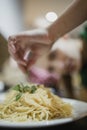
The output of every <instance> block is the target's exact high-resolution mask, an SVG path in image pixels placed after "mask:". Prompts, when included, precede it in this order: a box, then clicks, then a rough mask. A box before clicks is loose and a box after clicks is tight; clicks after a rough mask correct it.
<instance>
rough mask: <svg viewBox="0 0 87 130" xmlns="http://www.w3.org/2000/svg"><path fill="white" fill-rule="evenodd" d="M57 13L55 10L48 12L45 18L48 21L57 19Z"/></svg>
mask: <svg viewBox="0 0 87 130" xmlns="http://www.w3.org/2000/svg"><path fill="white" fill-rule="evenodd" d="M57 17H58V16H57V14H56V13H55V12H48V13H47V14H46V19H47V20H48V21H50V22H54V21H55V20H56V19H57Z"/></svg>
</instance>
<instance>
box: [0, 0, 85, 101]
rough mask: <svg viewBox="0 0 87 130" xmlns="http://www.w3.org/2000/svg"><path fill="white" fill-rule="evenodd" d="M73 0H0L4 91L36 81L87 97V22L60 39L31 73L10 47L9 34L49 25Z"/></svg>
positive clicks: (59, 91) (0, 59)
mask: <svg viewBox="0 0 87 130" xmlns="http://www.w3.org/2000/svg"><path fill="white" fill-rule="evenodd" d="M72 1H73V0H0V92H3V91H4V90H7V89H8V88H10V87H11V86H13V85H15V84H17V83H19V82H33V83H34V82H35V83H43V84H45V85H46V86H47V87H49V88H51V89H52V91H53V92H55V93H56V94H58V95H60V96H62V97H69V98H75V99H79V100H84V101H87V83H86V82H87V66H86V65H87V63H86V62H87V56H86V55H87V54H86V52H87V47H86V45H87V22H85V23H83V24H81V25H80V26H78V27H77V28H75V29H74V30H73V31H71V32H69V33H68V34H66V35H65V36H64V37H62V38H60V39H59V40H58V41H56V43H55V44H54V46H53V48H52V50H51V52H50V53H49V54H48V55H47V56H43V57H42V58H41V59H39V60H38V61H37V63H36V64H35V65H34V66H33V68H32V69H31V70H30V72H29V75H27V74H26V75H25V74H24V73H23V72H21V70H20V69H19V68H18V66H17V64H16V62H15V61H14V60H13V59H12V58H11V57H10V55H9V53H8V48H7V44H8V43H7V39H8V37H9V35H13V34H17V33H18V32H21V31H24V30H29V29H33V28H37V27H41V28H43V27H47V26H48V25H50V24H52V22H54V21H55V20H56V19H57V18H58V17H59V16H60V15H61V14H62V13H63V11H64V10H65V9H66V8H67V7H68V5H69V4H71V2H72ZM84 36H85V37H84ZM58 43H59V44H58ZM65 44H66V45H65ZM56 63H57V65H56ZM65 70H66V71H65Z"/></svg>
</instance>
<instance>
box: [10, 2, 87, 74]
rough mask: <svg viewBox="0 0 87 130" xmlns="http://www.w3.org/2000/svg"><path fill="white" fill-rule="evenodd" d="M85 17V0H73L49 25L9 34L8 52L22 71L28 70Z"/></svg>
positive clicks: (86, 7)
mask: <svg viewBox="0 0 87 130" xmlns="http://www.w3.org/2000/svg"><path fill="white" fill-rule="evenodd" d="M81 10H82V12H81ZM80 12H81V13H80ZM86 19H87V1H86V0H83V1H82V0H75V1H73V2H72V4H71V5H70V6H69V7H68V8H67V9H66V10H65V11H64V13H63V14H62V15H61V16H60V17H59V18H58V19H57V20H56V21H55V22H54V23H53V24H52V25H50V26H49V27H47V28H44V29H43V28H41V29H35V30H30V31H25V32H22V33H19V34H17V35H13V36H10V37H9V39H8V50H9V53H10V55H11V56H12V57H13V58H14V59H15V60H16V62H17V63H18V66H19V67H20V68H21V69H22V71H24V72H26V71H29V69H30V67H31V66H32V65H33V64H34V63H35V62H36V61H37V59H38V58H40V56H42V55H45V54H47V53H48V52H49V51H50V49H51V47H52V46H53V44H54V43H55V41H56V40H57V39H58V38H60V37H62V36H63V35H64V34H66V33H68V32H69V31H71V30H72V29H74V28H75V27H77V26H78V25H80V24H81V23H83V22H84V21H85V20H86Z"/></svg>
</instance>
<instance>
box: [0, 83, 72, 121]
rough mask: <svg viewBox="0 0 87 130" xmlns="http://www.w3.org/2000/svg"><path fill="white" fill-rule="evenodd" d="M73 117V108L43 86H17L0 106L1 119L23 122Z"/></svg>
mask: <svg viewBox="0 0 87 130" xmlns="http://www.w3.org/2000/svg"><path fill="white" fill-rule="evenodd" d="M70 116H72V106H71V105H70V104H69V103H66V102H64V101H63V100H62V99H61V98H60V97H58V96H57V95H54V94H53V93H52V92H51V91H50V90H49V89H48V88H46V87H45V86H43V85H33V84H29V85H20V84H19V85H16V86H15V87H14V88H13V89H11V90H10V91H9V92H8V94H7V96H6V99H5V100H4V102H3V103H2V104H0V119H5V120H10V121H16V122H23V121H42V120H51V119H56V118H57V119H58V118H66V117H70Z"/></svg>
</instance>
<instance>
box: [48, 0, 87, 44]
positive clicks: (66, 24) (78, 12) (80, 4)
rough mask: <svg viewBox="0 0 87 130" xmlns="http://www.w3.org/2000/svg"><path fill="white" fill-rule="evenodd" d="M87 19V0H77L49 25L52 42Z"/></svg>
mask: <svg viewBox="0 0 87 130" xmlns="http://www.w3.org/2000/svg"><path fill="white" fill-rule="evenodd" d="M86 19H87V0H75V1H74V2H73V3H72V4H71V5H70V6H69V7H68V9H67V10H65V11H64V13H63V14H62V15H61V16H60V17H59V18H58V19H57V20H56V21H55V22H54V23H53V24H52V25H51V26H50V27H48V32H49V36H50V38H51V40H52V42H54V41H56V40H57V39H58V38H59V37H61V36H63V35H64V34H66V33H68V32H69V31H71V30H72V29H74V28H75V27H77V26H78V25H80V24H81V23H83V22H84V21H85V20H86Z"/></svg>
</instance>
